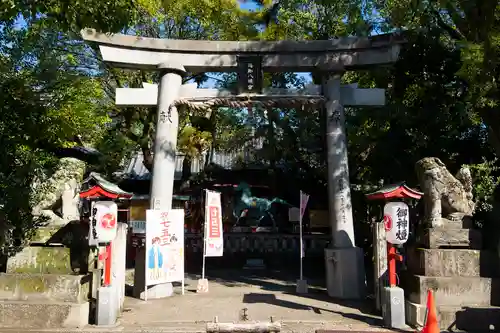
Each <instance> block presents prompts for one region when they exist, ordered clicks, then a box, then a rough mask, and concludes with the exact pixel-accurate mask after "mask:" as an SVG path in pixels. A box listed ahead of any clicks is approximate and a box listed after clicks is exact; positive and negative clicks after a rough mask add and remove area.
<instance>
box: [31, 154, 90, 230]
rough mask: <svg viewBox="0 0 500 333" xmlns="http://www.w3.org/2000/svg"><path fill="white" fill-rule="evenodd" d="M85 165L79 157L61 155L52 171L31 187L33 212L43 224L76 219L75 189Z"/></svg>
mask: <svg viewBox="0 0 500 333" xmlns="http://www.w3.org/2000/svg"><path fill="white" fill-rule="evenodd" d="M85 166H86V164H85V162H83V161H81V160H79V159H76V158H73V157H63V158H61V159H60V160H59V163H58V165H57V167H56V170H55V172H54V173H53V174H52V175H51V176H50V177H49V178H48V179H44V180H40V181H39V182H38V183H37V184H34V186H33V192H34V193H33V197H32V198H31V200H33V206H34V207H33V215H35V216H37V217H43V218H45V219H47V220H48V221H47V223H46V224H47V225H61V226H62V225H65V224H67V223H68V222H70V221H72V220H78V219H79V211H78V208H79V199H80V197H79V190H80V185H81V181H82V179H83V175H84V173H85ZM58 210H60V212H58V214H56V211H58Z"/></svg>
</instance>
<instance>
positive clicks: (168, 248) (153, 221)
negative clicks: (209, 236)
mask: <svg viewBox="0 0 500 333" xmlns="http://www.w3.org/2000/svg"><path fill="white" fill-rule="evenodd" d="M183 280H184V210H183V209H171V210H152V209H148V210H147V211H146V286H151V285H155V284H160V283H166V282H174V281H183Z"/></svg>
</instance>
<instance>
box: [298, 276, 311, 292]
mask: <svg viewBox="0 0 500 333" xmlns="http://www.w3.org/2000/svg"><path fill="white" fill-rule="evenodd" d="M308 290H309V288H308V285H307V280H300V279H299V280H297V287H296V289H295V291H296V292H297V294H307V292H308Z"/></svg>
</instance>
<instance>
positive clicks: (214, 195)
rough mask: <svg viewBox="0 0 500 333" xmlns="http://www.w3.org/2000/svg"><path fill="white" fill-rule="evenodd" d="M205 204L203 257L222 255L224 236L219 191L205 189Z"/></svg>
mask: <svg viewBox="0 0 500 333" xmlns="http://www.w3.org/2000/svg"><path fill="white" fill-rule="evenodd" d="M206 193H207V196H206V205H205V242H206V244H205V257H222V255H223V252H224V237H223V234H222V205H221V200H220V193H219V192H215V191H208V190H207V191H206Z"/></svg>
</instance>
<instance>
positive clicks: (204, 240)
mask: <svg viewBox="0 0 500 333" xmlns="http://www.w3.org/2000/svg"><path fill="white" fill-rule="evenodd" d="M207 197H208V191H207V190H206V189H205V222H204V223H203V263H202V266H201V278H202V279H205V254H206V248H207V207H208V206H207V204H208V202H207Z"/></svg>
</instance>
